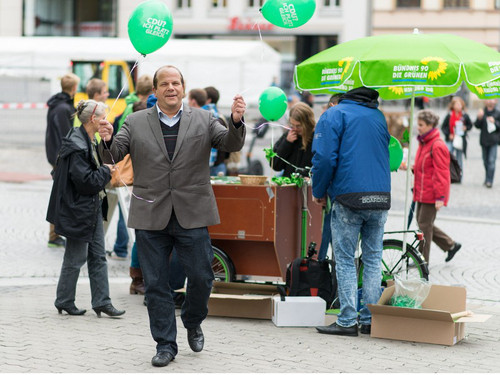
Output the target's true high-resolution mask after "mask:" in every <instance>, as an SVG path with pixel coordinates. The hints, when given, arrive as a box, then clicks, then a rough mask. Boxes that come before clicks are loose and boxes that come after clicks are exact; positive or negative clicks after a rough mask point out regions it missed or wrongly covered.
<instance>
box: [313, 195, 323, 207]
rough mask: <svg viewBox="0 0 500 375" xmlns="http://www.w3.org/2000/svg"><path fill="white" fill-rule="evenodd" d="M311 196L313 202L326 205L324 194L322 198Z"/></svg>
mask: <svg viewBox="0 0 500 375" xmlns="http://www.w3.org/2000/svg"><path fill="white" fill-rule="evenodd" d="M312 198H313V202H314V203H316V204H319V205H320V206H326V196H325V197H323V198H316V197H314V196H313V197H312Z"/></svg>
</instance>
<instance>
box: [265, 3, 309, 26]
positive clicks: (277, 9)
mask: <svg viewBox="0 0 500 375" xmlns="http://www.w3.org/2000/svg"><path fill="white" fill-rule="evenodd" d="M315 10H316V1H315V0H266V2H265V3H264V6H263V7H262V8H261V12H262V15H263V16H264V18H265V19H266V20H268V21H269V22H271V23H272V24H273V25H275V26H278V27H284V28H286V29H293V28H295V27H299V26H302V25H303V24H305V23H306V22H307V21H309V20H310V19H311V17H312V16H313V14H314V11H315Z"/></svg>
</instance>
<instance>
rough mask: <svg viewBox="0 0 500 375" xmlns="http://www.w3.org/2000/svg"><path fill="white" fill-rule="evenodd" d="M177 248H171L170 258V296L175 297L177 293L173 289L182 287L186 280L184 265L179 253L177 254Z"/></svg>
mask: <svg viewBox="0 0 500 375" xmlns="http://www.w3.org/2000/svg"><path fill="white" fill-rule="evenodd" d="M177 253H178V251H177V249H175V248H174V249H173V250H172V257H171V258H170V278H169V282H170V288H171V289H172V296H173V298H176V297H177V296H178V295H179V294H182V293H176V292H174V290H177V289H182V288H183V287H184V283H185V282H186V273H185V272H184V267H183V266H182V263H181V261H180V259H179V255H178V254H177Z"/></svg>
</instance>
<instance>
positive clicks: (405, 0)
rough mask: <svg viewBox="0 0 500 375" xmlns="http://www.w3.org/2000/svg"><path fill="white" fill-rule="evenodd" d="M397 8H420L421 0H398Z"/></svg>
mask: <svg viewBox="0 0 500 375" xmlns="http://www.w3.org/2000/svg"><path fill="white" fill-rule="evenodd" d="M396 7H397V8H420V0H397V1H396Z"/></svg>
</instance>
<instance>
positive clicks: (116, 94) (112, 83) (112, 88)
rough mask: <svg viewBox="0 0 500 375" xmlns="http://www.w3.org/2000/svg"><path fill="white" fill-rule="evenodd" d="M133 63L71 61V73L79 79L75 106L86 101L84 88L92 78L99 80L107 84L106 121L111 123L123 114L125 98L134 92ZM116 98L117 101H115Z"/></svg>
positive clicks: (86, 96)
mask: <svg viewBox="0 0 500 375" xmlns="http://www.w3.org/2000/svg"><path fill="white" fill-rule="evenodd" d="M133 64H134V62H127V61H123V60H104V61H84V60H72V61H71V67H72V71H73V73H75V74H76V75H77V76H78V77H80V85H79V86H78V92H77V94H76V95H75V105H76V104H77V103H78V102H79V101H80V100H82V99H83V100H87V99H88V95H87V94H86V92H85V86H86V85H87V83H88V81H89V80H90V79H92V78H100V79H102V80H103V81H104V82H106V83H107V84H108V90H109V97H108V100H106V104H107V105H108V107H109V108H110V110H111V111H110V113H109V115H108V117H107V119H108V120H109V121H110V122H111V123H112V122H113V121H114V119H115V117H116V116H118V115H120V114H121V113H123V111H124V109H125V107H126V104H125V98H126V97H127V95H128V94H130V93H132V92H134V90H135V89H134V82H135V79H134V78H135V75H134V73H135V71H134V72H133V73H132V75H131V74H130V69H131V68H132V67H133ZM116 98H118V100H116Z"/></svg>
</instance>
